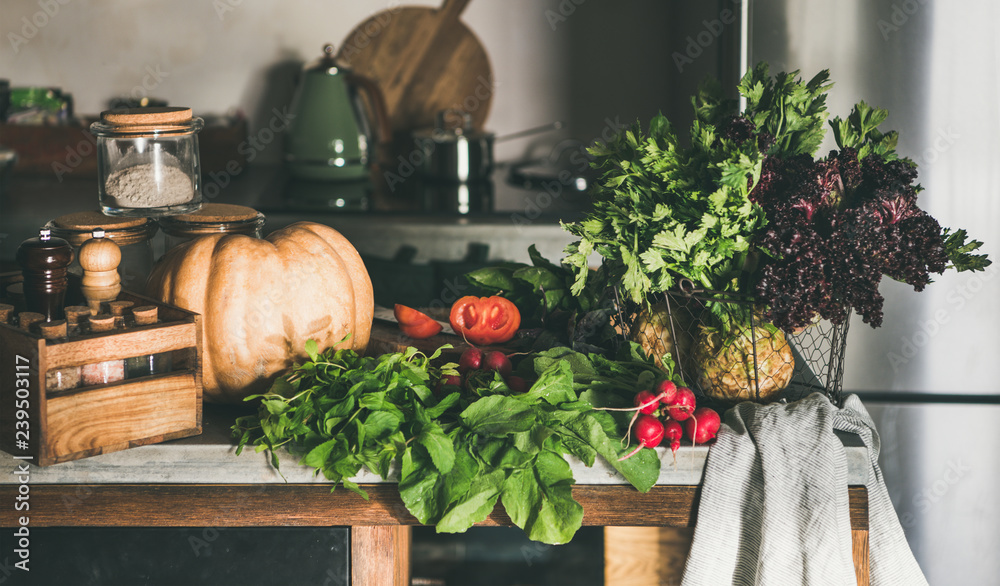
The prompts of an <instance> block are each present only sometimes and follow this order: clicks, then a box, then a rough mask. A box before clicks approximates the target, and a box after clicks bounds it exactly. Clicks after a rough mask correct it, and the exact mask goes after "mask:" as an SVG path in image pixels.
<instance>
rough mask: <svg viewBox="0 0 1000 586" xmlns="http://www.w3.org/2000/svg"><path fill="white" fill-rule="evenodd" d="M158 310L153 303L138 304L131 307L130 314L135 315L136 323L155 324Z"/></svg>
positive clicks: (143, 324) (142, 324) (141, 324)
mask: <svg viewBox="0 0 1000 586" xmlns="http://www.w3.org/2000/svg"><path fill="white" fill-rule="evenodd" d="M158 313H159V310H158V309H157V307H156V306H155V305H140V306H139V307H134V308H132V316H133V317H135V323H136V325H140V326H145V325H149V324H155V323H156V319H157V314H158Z"/></svg>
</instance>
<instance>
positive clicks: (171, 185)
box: [104, 163, 194, 208]
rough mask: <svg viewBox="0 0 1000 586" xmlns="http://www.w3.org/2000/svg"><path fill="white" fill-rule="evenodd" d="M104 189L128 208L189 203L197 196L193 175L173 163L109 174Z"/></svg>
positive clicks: (130, 168)
mask: <svg viewBox="0 0 1000 586" xmlns="http://www.w3.org/2000/svg"><path fill="white" fill-rule="evenodd" d="M157 175H159V178H157ZM104 190H105V192H106V193H107V194H108V195H110V196H111V197H113V198H115V201H117V202H118V205H119V206H121V207H126V208H161V207H167V206H173V205H179V204H182V203H187V202H189V201H191V200H192V199H193V198H194V186H192V185H191V176H190V175H188V174H187V173H185V172H184V171H182V170H181V169H179V168H177V167H173V166H171V165H154V164H152V163H141V164H139V165H133V166H131V167H126V168H124V169H119V170H117V171H115V172H114V173H112V174H111V176H110V177H108V181H107V183H105V184H104Z"/></svg>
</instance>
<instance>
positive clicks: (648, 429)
mask: <svg viewBox="0 0 1000 586" xmlns="http://www.w3.org/2000/svg"><path fill="white" fill-rule="evenodd" d="M635 439H637V440H639V445H638V446H636V448H635V449H634V450H632V451H631V452H629V453H628V454H627V455H625V456H622V457H621V458H618V461H619V462H620V461H622V460H627V459H629V458H631V457H632V456H634V455H636V454H638V453H639V450H641V449H643V448H655V447H656V446H658V445H660V442H661V441H663V423H662V422H661V421H660V420H659V419H657V418H655V417H653V416H652V415H646V414H645V413H643V414H641V415H639V418H638V419H636V422H635Z"/></svg>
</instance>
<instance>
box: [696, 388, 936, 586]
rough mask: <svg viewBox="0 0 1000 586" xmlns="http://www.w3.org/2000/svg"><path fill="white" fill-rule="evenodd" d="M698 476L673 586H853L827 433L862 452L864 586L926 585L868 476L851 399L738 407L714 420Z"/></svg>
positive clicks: (835, 445)
mask: <svg viewBox="0 0 1000 586" xmlns="http://www.w3.org/2000/svg"><path fill="white" fill-rule="evenodd" d="M724 422H725V425H723V427H722V430H720V432H719V437H718V439H717V440H716V443H715V445H713V446H712V449H711V451H710V452H709V456H708V462H707V464H706V468H705V477H704V484H703V486H702V489H701V500H700V503H699V505H698V522H697V525H696V526H695V531H694V541H693V543H692V545H691V554H690V555H689V557H688V561H687V564H686V566H685V568H684V578H683V581H682V582H681V584H682V586H705V585H709V584H711V585H713V586H722V585H729V584H732V585H739V586H744V585H747V586H749V585H754V586H758V585H759V586H775V585H776V586H782V585H785V584H787V585H790V586H791V585H794V586H816V585H824V586H826V585H836V586H840V585H843V586H854V585H856V584H857V580H856V578H855V574H854V564H853V561H852V557H851V525H850V513H849V502H848V494H847V490H846V487H847V458H846V456H845V453H844V447H843V445H842V444H841V442H840V439H838V438H837V436H836V435H835V434H834V433H833V430H835V429H837V430H842V431H847V432H851V433H856V434H858V435H859V436H861V439H862V441H864V443H865V445H866V446H867V447H868V455H869V458H870V461H871V469H870V471H869V474H868V526H869V529H868V544H869V567H870V580H871V584H872V586H895V585H899V586H921V585H926V584H927V580H926V579H925V578H924V576H923V573H922V572H921V571H920V567H919V566H918V565H917V562H916V560H915V559H914V558H913V554H912V552H911V551H910V549H909V546H908V545H907V543H906V538H905V537H904V535H903V529H902V527H901V526H900V524H899V520H898V519H897V517H896V512H895V510H894V509H893V507H892V503H891V502H890V500H889V494H888V492H887V491H886V488H885V483H884V482H883V480H882V472H881V470H879V467H878V454H879V438H878V433H877V432H876V431H875V424H874V423H873V422H872V419H871V417H870V416H869V415H868V411H867V410H865V408H864V406H863V405H862V404H861V400H860V399H858V397H857V396H856V395H850V396H848V397H847V400H846V401H845V403H844V407H843V408H841V409H838V408H837V407H835V406H834V405H833V404H832V403H830V401H829V400H828V399H827V398H826V397H825V396H823V395H821V394H819V393H814V394H812V395H810V396H808V397H806V398H804V399H802V400H800V401H796V402H794V403H788V404H783V403H774V404H771V405H758V404H754V403H741V404H739V405H737V406H736V407H734V408H733V409H730V410H729V411H728V412H727V413H726V414H725V418H724Z"/></svg>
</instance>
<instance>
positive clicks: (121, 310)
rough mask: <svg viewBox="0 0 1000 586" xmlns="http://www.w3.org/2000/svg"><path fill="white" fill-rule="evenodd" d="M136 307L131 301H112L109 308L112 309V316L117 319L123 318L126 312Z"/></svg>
mask: <svg viewBox="0 0 1000 586" xmlns="http://www.w3.org/2000/svg"><path fill="white" fill-rule="evenodd" d="M133 305H135V303H133V302H131V301H111V302H110V303H108V308H110V309H111V315H113V316H115V317H122V316H123V315H125V310H126V309H128V308H130V307H132V306H133Z"/></svg>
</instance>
